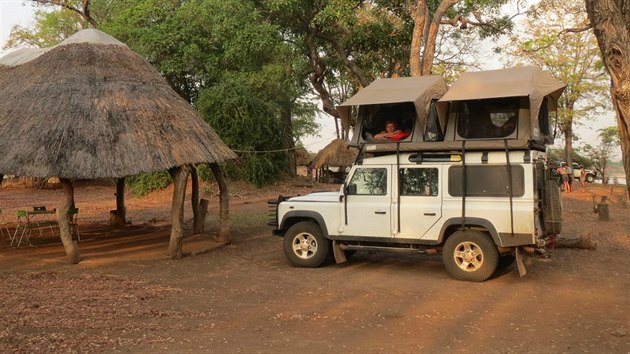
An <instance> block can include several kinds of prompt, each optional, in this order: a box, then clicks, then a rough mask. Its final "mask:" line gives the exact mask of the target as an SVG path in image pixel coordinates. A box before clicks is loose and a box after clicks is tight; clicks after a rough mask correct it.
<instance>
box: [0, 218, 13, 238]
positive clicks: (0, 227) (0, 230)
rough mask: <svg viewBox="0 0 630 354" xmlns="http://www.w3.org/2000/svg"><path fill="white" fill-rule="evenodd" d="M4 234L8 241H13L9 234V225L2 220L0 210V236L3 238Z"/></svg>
mask: <svg viewBox="0 0 630 354" xmlns="http://www.w3.org/2000/svg"><path fill="white" fill-rule="evenodd" d="M5 232H6V233H7V238H8V239H9V240H10V241H13V237H12V235H11V232H9V223H8V222H7V220H6V219H5V218H4V215H2V210H0V236H2V237H4V233H5Z"/></svg>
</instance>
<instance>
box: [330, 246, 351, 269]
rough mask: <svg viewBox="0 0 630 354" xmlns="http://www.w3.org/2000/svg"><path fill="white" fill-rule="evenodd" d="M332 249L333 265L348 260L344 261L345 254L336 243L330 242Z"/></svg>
mask: <svg viewBox="0 0 630 354" xmlns="http://www.w3.org/2000/svg"><path fill="white" fill-rule="evenodd" d="M332 249H333V255H334V256H335V263H337V264H340V263H345V262H347V261H348V259H346V252H344V251H343V250H342V249H341V247H340V246H339V243H338V242H337V241H333V242H332Z"/></svg>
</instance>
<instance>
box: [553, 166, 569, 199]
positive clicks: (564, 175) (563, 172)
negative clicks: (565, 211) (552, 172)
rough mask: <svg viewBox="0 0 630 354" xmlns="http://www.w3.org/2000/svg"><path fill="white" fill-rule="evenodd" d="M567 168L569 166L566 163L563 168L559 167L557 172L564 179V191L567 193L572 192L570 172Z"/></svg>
mask: <svg viewBox="0 0 630 354" xmlns="http://www.w3.org/2000/svg"><path fill="white" fill-rule="evenodd" d="M567 167H568V166H567V164H566V163H562V166H560V167H558V169H557V170H556V171H557V172H558V173H559V174H560V177H561V178H562V189H563V190H564V191H565V192H571V185H570V184H569V170H568V168H567Z"/></svg>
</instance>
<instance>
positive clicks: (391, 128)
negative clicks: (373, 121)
mask: <svg viewBox="0 0 630 354" xmlns="http://www.w3.org/2000/svg"><path fill="white" fill-rule="evenodd" d="M395 130H396V126H395V125H394V123H387V125H386V126H385V131H386V132H388V133H393V132H394V131H395Z"/></svg>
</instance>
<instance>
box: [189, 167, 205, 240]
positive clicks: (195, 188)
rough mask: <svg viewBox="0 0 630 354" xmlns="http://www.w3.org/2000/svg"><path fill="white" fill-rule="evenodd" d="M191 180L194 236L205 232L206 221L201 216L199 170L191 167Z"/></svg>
mask: <svg viewBox="0 0 630 354" xmlns="http://www.w3.org/2000/svg"><path fill="white" fill-rule="evenodd" d="M190 178H191V180H192V191H191V194H190V203H191V204H192V212H193V234H200V233H202V232H203V226H204V225H203V224H204V219H203V218H202V216H201V212H200V206H199V176H198V175H197V168H196V167H195V166H191V170H190Z"/></svg>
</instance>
